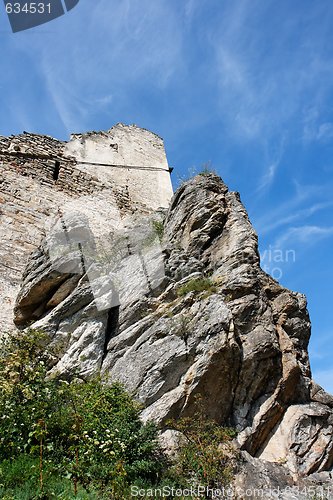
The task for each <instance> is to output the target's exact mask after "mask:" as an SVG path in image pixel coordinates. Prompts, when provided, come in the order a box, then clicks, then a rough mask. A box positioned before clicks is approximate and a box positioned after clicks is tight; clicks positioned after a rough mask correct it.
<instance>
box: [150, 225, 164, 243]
mask: <svg viewBox="0 0 333 500" xmlns="http://www.w3.org/2000/svg"><path fill="white" fill-rule="evenodd" d="M152 225H153V228H154V231H155V233H156V234H157V236H158V239H159V240H160V241H162V238H163V234H164V224H163V222H161V221H159V220H153V222H152Z"/></svg>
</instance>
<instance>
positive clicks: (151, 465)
mask: <svg viewBox="0 0 333 500" xmlns="http://www.w3.org/2000/svg"><path fill="white" fill-rule="evenodd" d="M0 343H1V346H0V467H6V469H5V470H7V471H10V470H12V471H14V470H15V467H16V466H18V464H19V463H21V462H22V463H23V462H24V460H25V459H26V460H28V462H29V459H31V460H33V461H36V460H37V463H38V464H39V465H38V471H37V474H36V475H35V472H34V473H33V474H32V472H33V471H35V469H33V468H31V470H30V472H31V477H30V479H29V481H28V480H26V476H24V475H23V476H22V478H25V479H24V481H25V484H26V486H25V487H26V488H29V487H30V486H29V485H30V483H31V481H32V483H33V484H34V485H35V489H36V485H37V484H39V486H40V490H42V491H44V490H45V488H46V487H47V484H46V483H47V482H49V481H50V478H51V477H53V476H56V477H58V478H59V479H60V478H61V479H69V480H71V481H72V483H73V488H74V491H76V490H77V489H78V486H79V485H80V484H81V485H83V486H84V487H85V488H86V489H90V488H91V487H94V488H96V489H102V490H106V489H108V490H110V493H109V498H123V496H122V495H123V492H124V491H126V488H127V487H128V486H129V484H131V482H133V481H135V480H138V479H141V480H145V481H148V482H156V481H157V478H158V475H159V474H160V472H161V470H162V467H163V461H162V460H161V459H160V456H159V451H158V446H157V444H156V433H157V429H156V427H155V426H154V425H153V424H151V423H149V424H147V425H143V424H142V422H141V421H140V418H139V412H140V407H139V405H138V404H137V403H136V402H135V401H134V400H133V399H132V398H131V397H130V396H129V395H128V394H127V393H126V391H125V390H124V389H123V388H122V387H121V385H119V384H113V385H111V386H110V385H107V384H103V383H102V380H101V379H95V380H91V381H88V382H85V383H78V382H71V383H68V382H66V381H63V380H57V379H53V380H48V379H47V378H46V373H47V365H48V362H49V356H50V354H48V353H47V351H46V349H45V344H46V337H45V335H43V334H41V333H39V332H35V331H32V330H31V331H29V332H20V333H15V334H14V335H11V336H10V337H7V338H6V339H4V340H2V341H0ZM8 457H11V465H8V463H7V462H5V461H6V459H8ZM33 463H35V462H33ZM9 476H10V474H9V472H8V473H7V477H8V478H9ZM48 478H49V479H48ZM22 480H23V479H22ZM3 484H5V483H3ZM7 486H8V487H10V482H9V483H8V484H7ZM45 491H46V490H45Z"/></svg>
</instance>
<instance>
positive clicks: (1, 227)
mask: <svg viewBox="0 0 333 500" xmlns="http://www.w3.org/2000/svg"><path fill="white" fill-rule="evenodd" d="M172 194H173V191H172V186H171V180H170V173H169V167H168V163H167V159H166V155H165V150H164V145H163V140H162V139H161V138H160V137H158V136H157V135H156V134H154V133H152V132H150V131H148V130H145V129H142V128H140V127H137V126H135V125H129V126H128V125H123V124H117V125H115V126H114V127H112V128H111V129H110V130H108V131H106V132H89V133H86V134H74V135H73V136H72V137H71V139H70V141H69V142H62V141H58V140H56V139H53V138H52V137H48V136H42V135H38V134H30V133H26V132H25V133H23V134H21V135H18V136H11V137H2V136H0V216H1V218H0V241H1V245H0V296H1V298H2V304H1V316H0V330H1V331H6V330H10V329H11V328H13V326H14V325H13V307H14V303H15V298H16V295H17V293H18V290H19V284H20V281H21V274H22V271H23V270H24V267H25V265H26V262H27V257H28V255H29V254H30V253H31V252H33V251H36V250H37V248H38V246H39V245H40V242H41V239H42V237H43V236H44V235H45V233H48V230H49V228H48V226H49V222H50V220H51V219H53V218H54V217H57V216H60V215H61V214H62V212H64V213H67V212H69V211H72V212H73V211H76V212H80V213H81V214H85V216H86V217H88V218H89V222H90V224H91V225H93V226H94V230H95V233H96V232H99V233H102V234H104V233H106V232H107V230H105V227H104V226H105V221H107V222H108V224H111V222H112V223H113V227H114V228H116V227H119V226H120V227H121V226H122V222H121V221H122V217H123V216H124V215H126V214H133V213H135V212H139V213H141V214H143V213H149V212H151V211H152V210H156V209H158V207H165V208H166V207H167V206H168V204H169V201H170V199H171V197H172ZM95 212H96V213H97V214H98V216H97V217H95ZM41 293H43V292H42V291H41ZM17 321H19V322H20V321H21V322H23V321H25V315H24V314H23V317H22V319H21V320H20V319H19V318H18V316H17V317H16V322H17Z"/></svg>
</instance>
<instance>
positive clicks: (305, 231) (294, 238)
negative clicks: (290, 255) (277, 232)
mask: <svg viewBox="0 0 333 500" xmlns="http://www.w3.org/2000/svg"><path fill="white" fill-rule="evenodd" d="M332 235H333V226H329V227H321V226H299V227H291V228H289V229H287V231H286V232H285V233H284V234H283V235H282V236H280V237H279V238H277V240H276V241H275V243H274V244H273V247H274V248H285V247H286V246H289V247H292V246H294V245H297V244H307V245H308V244H310V243H316V244H318V242H319V241H320V240H321V239H323V238H327V237H330V236H332Z"/></svg>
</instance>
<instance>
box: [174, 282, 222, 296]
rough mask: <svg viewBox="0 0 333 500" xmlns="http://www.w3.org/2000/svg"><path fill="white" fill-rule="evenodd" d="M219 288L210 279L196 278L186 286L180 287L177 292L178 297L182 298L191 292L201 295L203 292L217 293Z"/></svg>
mask: <svg viewBox="0 0 333 500" xmlns="http://www.w3.org/2000/svg"><path fill="white" fill-rule="evenodd" d="M216 290H217V287H216V285H215V284H214V282H213V281H212V280H211V279H209V278H194V279H192V280H189V281H188V282H187V283H185V284H184V285H182V286H180V287H179V288H178V290H177V295H178V296H179V297H182V296H183V295H186V294H187V293H190V292H196V293H200V292H203V291H207V292H209V294H210V293H214V292H216Z"/></svg>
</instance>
